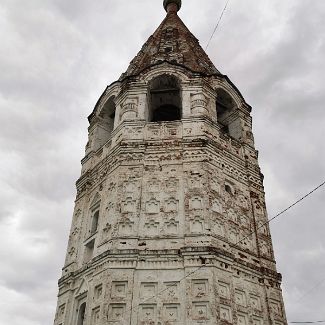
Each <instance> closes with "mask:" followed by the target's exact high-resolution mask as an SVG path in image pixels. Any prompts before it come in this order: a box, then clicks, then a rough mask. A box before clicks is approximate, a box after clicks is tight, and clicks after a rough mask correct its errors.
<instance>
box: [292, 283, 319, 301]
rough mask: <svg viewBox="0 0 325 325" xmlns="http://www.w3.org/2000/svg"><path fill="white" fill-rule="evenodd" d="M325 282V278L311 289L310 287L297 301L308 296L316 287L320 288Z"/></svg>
mask: <svg viewBox="0 0 325 325" xmlns="http://www.w3.org/2000/svg"><path fill="white" fill-rule="evenodd" d="M324 282H325V278H324V279H323V280H321V281H319V282H318V283H317V284H315V285H314V286H313V287H312V288H311V289H309V290H308V291H307V292H306V293H304V294H303V295H302V296H301V297H300V298H299V299H298V300H297V301H296V302H298V301H300V300H301V299H302V298H305V297H306V296H308V295H309V294H310V293H311V292H313V291H314V290H315V289H316V288H319V287H320V286H321V285H322V284H323V283H324Z"/></svg>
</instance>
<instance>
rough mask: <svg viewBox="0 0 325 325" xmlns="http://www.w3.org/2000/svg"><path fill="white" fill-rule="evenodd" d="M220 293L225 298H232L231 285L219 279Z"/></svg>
mask: <svg viewBox="0 0 325 325" xmlns="http://www.w3.org/2000/svg"><path fill="white" fill-rule="evenodd" d="M218 285H219V295H220V296H221V297H223V298H226V299H230V285H229V284H228V283H225V282H222V281H219V283H218Z"/></svg>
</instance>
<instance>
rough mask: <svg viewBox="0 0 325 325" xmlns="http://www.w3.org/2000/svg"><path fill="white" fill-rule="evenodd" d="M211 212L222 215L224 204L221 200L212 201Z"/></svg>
mask: <svg viewBox="0 0 325 325" xmlns="http://www.w3.org/2000/svg"><path fill="white" fill-rule="evenodd" d="M211 210H212V211H213V212H216V213H220V214H221V213H222V204H221V203H220V202H219V200H217V199H215V200H213V201H212V205H211Z"/></svg>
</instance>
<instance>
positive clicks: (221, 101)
mask: <svg viewBox="0 0 325 325" xmlns="http://www.w3.org/2000/svg"><path fill="white" fill-rule="evenodd" d="M216 93H217V96H216V112H217V121H218V123H219V124H220V126H221V131H222V132H224V133H226V134H228V135H231V134H230V130H229V115H230V113H231V112H232V111H233V110H234V109H235V107H236V103H235V101H234V99H233V98H232V96H231V95H230V94H229V93H228V92H227V91H225V90H224V89H222V88H218V89H217V90H216Z"/></svg>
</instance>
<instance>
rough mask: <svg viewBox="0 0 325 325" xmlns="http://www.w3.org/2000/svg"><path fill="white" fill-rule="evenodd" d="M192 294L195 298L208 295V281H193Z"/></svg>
mask: <svg viewBox="0 0 325 325" xmlns="http://www.w3.org/2000/svg"><path fill="white" fill-rule="evenodd" d="M192 294H193V296H194V297H203V296H206V295H207V294H208V280H192Z"/></svg>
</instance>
